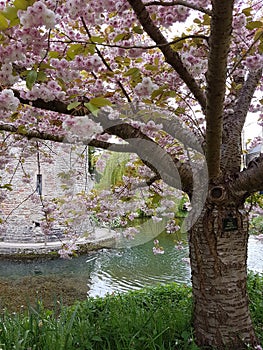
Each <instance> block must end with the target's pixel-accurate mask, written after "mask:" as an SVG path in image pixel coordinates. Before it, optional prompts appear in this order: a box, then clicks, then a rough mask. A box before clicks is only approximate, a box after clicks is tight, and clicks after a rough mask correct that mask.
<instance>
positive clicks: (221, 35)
mask: <svg viewBox="0 0 263 350" xmlns="http://www.w3.org/2000/svg"><path fill="white" fill-rule="evenodd" d="M233 2H234V1H233V0H214V1H212V5H213V9H212V12H213V14H212V18H211V34H210V51H209V57H208V70H207V109H206V125H207V126H206V147H207V154H206V158H207V166H208V171H209V177H210V179H213V178H216V177H218V176H219V175H220V157H221V154H220V150H221V144H222V126H223V108H224V99H225V90H226V76H227V57H228V52H229V47H230V39H231V31H232V11H233Z"/></svg>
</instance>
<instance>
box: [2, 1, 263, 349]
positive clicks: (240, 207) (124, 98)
mask: <svg viewBox="0 0 263 350" xmlns="http://www.w3.org/2000/svg"><path fill="white" fill-rule="evenodd" d="M0 6H1V12H0V30H1V33H0V42H1V47H0V62H1V70H0V82H1V92H0V110H1V119H0V130H1V134H0V137H1V150H0V152H1V153H0V154H1V157H0V167H1V174H4V173H5V172H9V173H10V172H12V171H14V169H12V168H11V169H10V165H9V164H8V160H9V159H10V158H11V157H14V153H13V152H12V149H14V147H15V149H16V150H18V149H23V150H25V149H30V152H34V151H33V150H34V148H35V149H37V147H38V148H39V144H40V142H41V140H48V141H50V142H57V143H63V142H64V143H74V144H75V143H81V144H85V145H90V146H95V147H98V148H101V149H109V150H111V151H112V152H123V153H131V154H133V156H132V157H131V159H130V160H129V161H128V163H129V164H128V165H127V168H129V169H128V170H129V171H128V173H127V174H126V175H125V177H124V179H123V181H122V182H121V184H118V183H116V187H115V189H114V191H115V195H116V194H119V198H122V196H123V197H125V198H127V197H128V196H129V195H131V190H132V189H134V190H135V191H136V190H138V189H140V190H142V191H144V193H146V190H147V189H148V190H149V191H148V193H151V194H153V193H154V195H155V196H159V199H160V198H163V199H162V200H163V202H162V205H161V207H164V208H168V209H169V208H171V206H172V204H171V201H172V198H174V197H173V190H172V189H173V188H174V189H177V188H179V189H180V190H181V191H183V192H184V193H186V194H187V195H188V197H189V201H190V202H191V206H192V210H191V211H190V213H189V218H188V220H187V221H186V222H185V224H184V228H185V229H187V230H188V233H189V247H190V260H191V271H192V287H193V301H194V320H193V323H194V330H195V338H196V342H197V344H198V345H200V346H208V347H209V346H210V347H214V348H217V349H225V348H226V347H227V348H230V349H242V348H245V347H246V346H247V344H249V345H251V346H252V347H254V348H255V349H260V348H261V347H260V345H259V344H258V341H257V339H256V336H255V334H254V330H253V325H252V321H251V318H250V314H249V309H248V296H247V292H246V277H247V265H246V258H247V242H248V213H247V211H246V208H245V201H246V199H247V198H248V197H249V196H250V195H251V194H253V193H255V192H257V191H259V190H262V188H263V176H262V175H263V157H262V156H261V155H260V156H259V157H257V158H255V159H254V160H253V161H251V162H250V163H249V164H247V165H246V164H242V162H241V155H242V148H241V134H242V129H243V126H244V124H245V121H246V117H247V115H248V113H249V112H250V113H252V114H253V116H254V118H258V119H259V123H260V122H261V123H262V117H263V113H262V101H263V100H262V96H261V93H262V88H261V86H262V66H263V55H262V53H263V30H262V24H263V22H262V8H263V3H262V1H260V0H258V1H250V0H243V1H241V0H212V1H209V0H196V1H192V0H188V1H168V0H167V1H148V0H147V1H146V0H145V1H142V0H120V1H113V0H104V1H102V0H96V1H95V0H90V1H84V0H57V1H55V0H43V1H34V0H14V1H12V0H10V1H6V2H5V1H2V2H1V3H0ZM115 141H116V143H115ZM134 154H136V155H137V156H138V157H139V159H140V160H138V158H136V159H135V158H134ZM136 162H139V163H137V165H134V164H135V163H136ZM138 167H139V168H138ZM1 177H2V179H4V176H3V175H1ZM0 179H1V178H0ZM143 179H144V181H143V184H142V180H143ZM2 181H3V180H2ZM167 185H169V187H167ZM118 186H119V190H118ZM11 187H12V184H9V183H4V182H2V184H1V197H0V200H1V201H3V200H4V199H5V198H6V197H8V194H9V192H10V189H11ZM107 195H109V192H107V191H106V190H104V191H103V192H102V194H100V196H101V200H102V199H103V197H105V198H106V196H107ZM165 197H166V198H165ZM87 198H88V197H85V194H82V195H81V196H79V201H80V203H81V204H80V207H81V208H83V207H88V206H90V207H89V208H88V209H89V210H90V211H92V207H93V208H94V207H95V206H97V207H98V209H99V210H100V211H101V212H105V211H106V207H105V206H106V204H105V203H106V202H107V201H105V202H104V204H103V205H102V204H99V203H98V197H97V194H96V193H94V194H93V198H92V200H91V199H89V200H87ZM148 198H153V195H150V196H148ZM165 199H166V201H165ZM115 202H116V201H112V202H111V204H112V205H111V211H110V210H108V209H107V218H108V220H111V219H112V214H113V213H115V215H119V216H120V217H122V216H123V217H124V216H125V215H130V219H132V218H133V217H134V216H133V215H132V212H133V211H134V208H135V205H130V203H129V201H127V200H126V201H122V205H117V204H116V203H115ZM135 202H136V206H137V207H143V206H144V204H145V203H144V202H143V200H142V198H140V196H137V197H136V200H135ZM123 203H125V206H124V205H123ZM71 204H72V205H74V206H75V208H77V207H78V204H77V201H74V203H71ZM52 205H55V203H53V204H52ZM61 208H62V209H61ZM59 210H62V211H63V206H62V207H60V209H58V213H59ZM145 210H147V209H145ZM52 211H54V208H53V207H52V208H50V207H46V211H45V213H46V218H47V219H48V215H50V213H51V212H52ZM122 211H123V212H122ZM168 211H169V210H168ZM161 212H162V210H160V209H159V211H158V208H154V211H152V212H149V213H148V214H149V215H153V217H154V219H155V220H156V221H158V220H161V219H162V215H161ZM163 212H165V210H163ZM166 212H167V209H166ZM60 214H61V215H62V214H63V213H62V212H60ZM168 216H169V215H168ZM56 218H57V219H59V218H58V216H57V217H56V216H55V217H52V220H49V221H48V220H47V224H46V227H44V229H46V230H48V229H49V225H51V222H53V221H54V220H56ZM103 219H105V217H104V218H103ZM1 222H2V225H4V218H3V219H1ZM176 229H177V227H176V223H174V222H172V221H170V222H169V230H171V231H173V230H176ZM130 231H132V230H131V229H130ZM128 234H134V232H129V233H128ZM155 252H157V253H158V252H159V253H160V252H162V251H161V249H160V247H159V246H158V242H156V247H155Z"/></svg>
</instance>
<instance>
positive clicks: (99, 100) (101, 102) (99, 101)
mask: <svg viewBox="0 0 263 350" xmlns="http://www.w3.org/2000/svg"><path fill="white" fill-rule="evenodd" d="M90 103H91V104H93V105H94V106H96V107H104V106H112V103H111V101H110V100H108V99H107V98H105V97H94V98H92V99H91V100H90Z"/></svg>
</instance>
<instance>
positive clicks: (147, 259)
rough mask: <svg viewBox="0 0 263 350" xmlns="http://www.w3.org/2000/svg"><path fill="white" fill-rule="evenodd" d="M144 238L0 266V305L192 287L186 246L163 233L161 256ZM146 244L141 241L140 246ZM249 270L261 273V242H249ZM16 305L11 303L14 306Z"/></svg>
mask: <svg viewBox="0 0 263 350" xmlns="http://www.w3.org/2000/svg"><path fill="white" fill-rule="evenodd" d="M148 238H149V239H148V241H147V242H145V241H146V240H147V239H145V237H144V238H143V239H142V242H141V243H142V244H140V241H137V242H135V244H134V243H133V244H132V246H130V247H128V246H127V245H126V247H124V248H119V249H103V250H101V251H98V252H95V253H90V254H89V255H83V256H80V257H78V258H74V259H72V260H62V259H56V260H38V261H27V262H26V261H23V262H18V261H16V262H15V261H8V260H6V261H5V260H4V261H1V262H0V289H1V295H0V307H9V305H10V299H11V298H13V302H12V305H11V306H12V307H13V306H15V307H18V305H19V307H20V306H21V304H24V305H25V303H26V302H27V301H26V300H29V301H30V302H34V300H36V298H39V297H40V298H42V299H43V300H44V301H45V300H46V299H48V300H46V301H47V304H46V305H48V306H50V305H52V303H53V298H54V296H55V295H62V296H63V299H64V300H65V301H66V303H69V304H70V303H72V302H74V300H76V299H79V300H81V299H84V298H86V296H87V295H89V296H104V295H105V294H107V293H113V292H125V291H128V290H131V289H140V288H142V287H145V286H151V285H155V284H159V283H167V282H173V281H176V282H179V283H186V284H189V283H190V267H189V264H188V263H187V262H184V261H183V260H184V258H187V257H188V248H187V246H186V245H185V246H184V249H182V250H178V249H176V248H175V243H176V242H175V237H173V236H172V235H168V234H166V233H162V234H161V235H160V236H159V237H158V239H159V241H160V245H161V246H163V248H164V250H165V253H164V254H163V255H154V254H153V252H152V248H153V239H150V237H148ZM144 242H145V243H144ZM248 268H249V269H250V270H253V271H255V272H260V273H262V272H263V241H259V240H257V239H256V238H255V237H253V236H251V237H250V239H249V251H248ZM14 304H15V305H14Z"/></svg>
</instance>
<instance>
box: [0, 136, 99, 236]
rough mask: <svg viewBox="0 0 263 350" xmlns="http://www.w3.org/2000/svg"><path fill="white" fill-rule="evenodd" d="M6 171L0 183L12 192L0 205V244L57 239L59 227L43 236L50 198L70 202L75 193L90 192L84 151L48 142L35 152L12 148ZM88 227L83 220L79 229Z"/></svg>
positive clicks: (87, 160) (59, 231)
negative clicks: (9, 185) (68, 199)
mask: <svg viewBox="0 0 263 350" xmlns="http://www.w3.org/2000/svg"><path fill="white" fill-rule="evenodd" d="M7 167H8V169H7V170H8V172H6V171H5V173H4V174H1V177H2V180H1V181H2V183H3V184H7V183H10V184H11V186H12V191H7V192H8V196H7V197H6V198H5V199H4V200H3V201H2V202H0V210H1V216H2V220H3V222H4V224H2V230H0V240H1V241H4V242H29V241H30V242H46V241H52V240H56V239H58V238H60V236H61V235H62V232H63V227H61V225H59V224H55V225H54V227H53V228H52V234H49V235H46V234H44V231H43V229H42V223H43V222H44V221H45V220H44V219H45V210H46V208H47V207H49V208H50V207H51V208H52V200H53V199H54V198H57V197H61V196H64V195H65V194H66V195H67V196H70V198H71V199H72V200H74V196H76V194H77V193H78V192H80V191H85V192H87V191H90V189H91V188H92V184H93V181H92V179H91V174H90V173H89V150H88V148H87V147H85V146H76V145H68V144H57V143H51V142H45V143H39V147H38V148H36V147H34V148H33V147H32V149H31V150H30V149H28V148H27V149H26V151H25V150H21V149H18V148H14V149H12V158H11V159H10V162H9V164H8V165H7ZM51 215H52V213H51ZM89 226H90V221H89V218H87V220H86V221H85V222H82V226H81V229H83V227H84V228H85V230H91V227H89ZM76 229H78V228H77V227H76Z"/></svg>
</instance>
